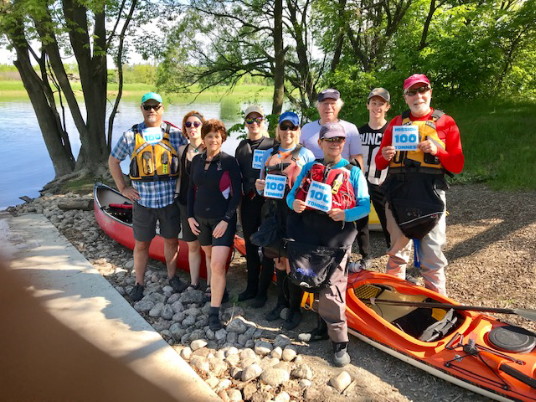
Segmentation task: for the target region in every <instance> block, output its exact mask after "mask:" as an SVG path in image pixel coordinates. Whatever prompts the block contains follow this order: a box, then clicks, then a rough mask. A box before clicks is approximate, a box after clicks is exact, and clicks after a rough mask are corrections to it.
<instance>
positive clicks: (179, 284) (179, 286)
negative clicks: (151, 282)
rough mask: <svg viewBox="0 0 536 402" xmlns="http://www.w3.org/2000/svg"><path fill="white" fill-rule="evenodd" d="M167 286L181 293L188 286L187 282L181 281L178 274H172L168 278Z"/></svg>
mask: <svg viewBox="0 0 536 402" xmlns="http://www.w3.org/2000/svg"><path fill="white" fill-rule="evenodd" d="M169 286H171V287H172V288H173V291H174V292H175V293H182V292H184V291H185V290H186V288H187V287H188V283H186V282H183V281H181V280H180V279H179V277H178V276H174V277H173V278H171V279H170V280H169Z"/></svg>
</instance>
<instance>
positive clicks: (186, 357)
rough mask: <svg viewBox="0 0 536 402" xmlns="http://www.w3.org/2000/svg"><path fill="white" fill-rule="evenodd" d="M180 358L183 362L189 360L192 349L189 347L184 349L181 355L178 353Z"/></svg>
mask: <svg viewBox="0 0 536 402" xmlns="http://www.w3.org/2000/svg"><path fill="white" fill-rule="evenodd" d="M180 356H181V357H182V358H183V359H184V360H190V358H191V357H192V349H191V348H190V347H188V346H187V347H185V348H183V349H182V350H181V353H180Z"/></svg>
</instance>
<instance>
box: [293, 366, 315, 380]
mask: <svg viewBox="0 0 536 402" xmlns="http://www.w3.org/2000/svg"><path fill="white" fill-rule="evenodd" d="M290 375H291V376H292V377H294V378H299V379H306V380H312V379H313V370H312V369H311V368H310V367H309V366H308V365H306V364H300V365H299V366H297V367H295V368H293V369H292V371H291V372H290Z"/></svg>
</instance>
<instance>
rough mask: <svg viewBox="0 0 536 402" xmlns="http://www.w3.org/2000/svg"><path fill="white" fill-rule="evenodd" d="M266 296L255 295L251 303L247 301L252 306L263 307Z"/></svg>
mask: <svg viewBox="0 0 536 402" xmlns="http://www.w3.org/2000/svg"><path fill="white" fill-rule="evenodd" d="M266 300H267V297H266V296H259V295H257V297H255V298H254V299H253V300H252V301H251V303H249V306H250V307H252V308H261V307H264V305H265V304H266Z"/></svg>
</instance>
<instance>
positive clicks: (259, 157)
mask: <svg viewBox="0 0 536 402" xmlns="http://www.w3.org/2000/svg"><path fill="white" fill-rule="evenodd" d="M265 152H266V151H261V150H260V149H256V150H255V151H253V161H252V162H251V167H252V168H253V169H261V168H262V161H263V160H264V154H265Z"/></svg>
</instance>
